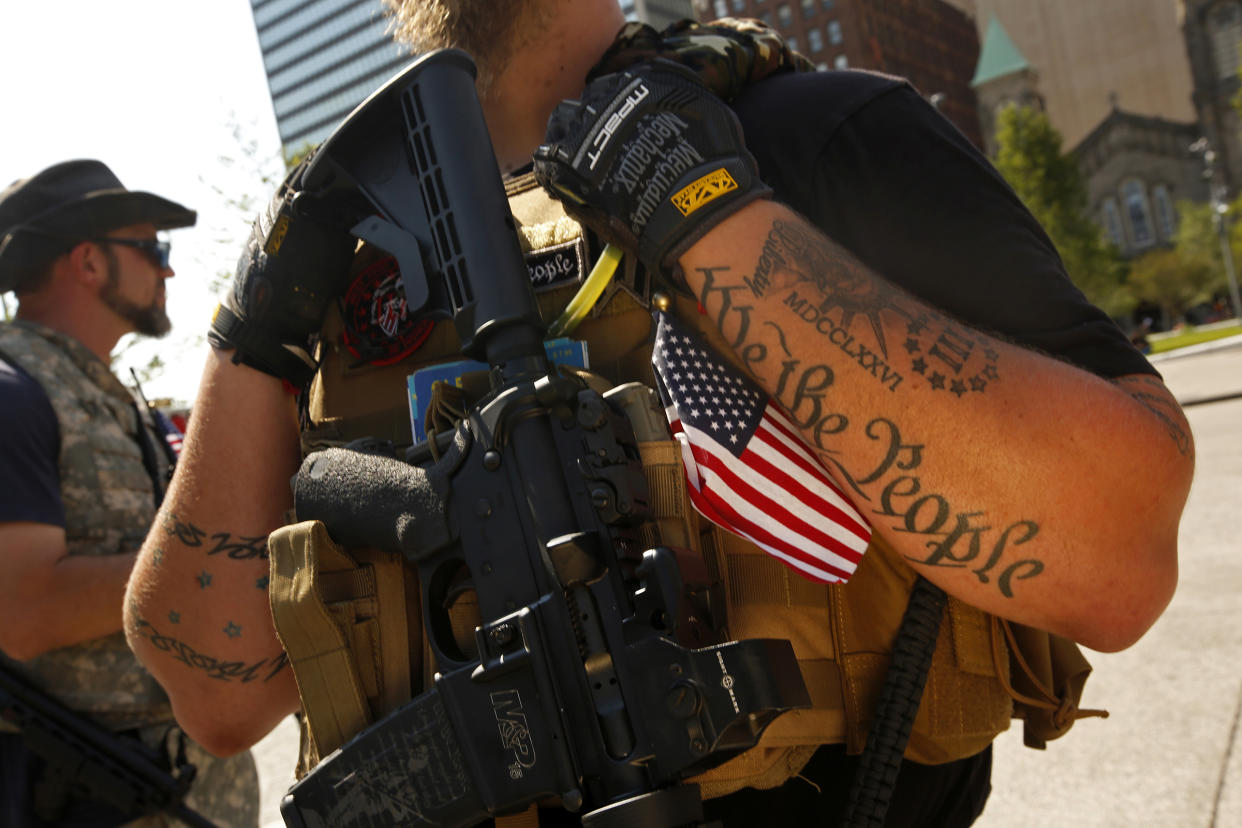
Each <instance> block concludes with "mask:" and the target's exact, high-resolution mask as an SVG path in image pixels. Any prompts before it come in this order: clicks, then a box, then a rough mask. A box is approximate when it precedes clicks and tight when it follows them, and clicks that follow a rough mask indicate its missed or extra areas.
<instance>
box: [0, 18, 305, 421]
mask: <svg viewBox="0 0 1242 828" xmlns="http://www.w3.org/2000/svg"><path fill="white" fill-rule="evenodd" d="M0 78H3V79H4V91H3V93H0V105H2V106H3V112H4V118H3V119H2V126H0V188H3V187H6V186H8V184H9V182H11V181H14V180H15V179H18V178H26V177H28V176H30V175H32V174H34V173H36V172H38V171H39V170H42V169H43V168H45V167H47V166H49V165H51V164H54V163H56V162H58V161H64V160H68V159H71V158H98V159H99V160H101V161H103V162H104V163H106V164H107V165H108V166H109V167H111V168H112V170H113V172H115V173H116V174H117V175H118V176H119V177H120V179H121V181H122V182H123V183H124V184H125V186H126V187H128V188H129V189H131V190H148V191H150V192H154V193H158V194H159V195H162V196H166V197H168V198H171V199H173V200H175V201H179V202H181V203H182V204H185V205H186V206H188V207H191V208H193V209H195V210H197V211H198V216H199V218H198V224H197V225H196V226H194V227H192V228H188V229H183V230H175V231H173V232H172V233H171V234H170V236H169V238H170V239H171V241H172V243H173V253H172V264H173V268H174V270H176V273H177V275H176V278H174V279H172V280H171V281H170V282H169V283H168V309H169V315H170V316H171V317H172V320H173V332H172V334H170V335H169V337H168V338H166V339H163V340H159V341H158V342H157V341H153V340H140V341H137V342H136V343H134V344H133V345H132V347H130V348H128V349H126V350H125V352H124V353H123V354H122V355H121V358H120V359H119V360H118V367H119V369H120V370H119V371H118V373H120V374H121V377H122V379H124V380H125V381H126V382H127V383H128V382H130V381H131V380H130V376H129V372H128V366H129V365H131V364H133V365H145V364H146V363H147V362H148V361H149V359H150V358H151V356H152V355H153V354H155V353H157V352H158V353H159V354H160V356H161V358H162V359H163V360H164V362H165V363H167V368H165V369H164V371H163V372H162V374H161V375H160V376H158V377H156V378H153V379H152V380H150V381H149V382H148V383H147V385H146V387H145V391H146V393H147V396H148V397H173V398H175V399H179V400H183V401H187V402H188V401H190V400H192V399H193V397H194V394H195V390H196V388H197V386H198V377H199V374H200V372H201V370H202V365H203V360H204V358H205V355H206V352H207V351H206V345H205V344H204V343H203V341H202V334H203V332H204V331H205V330H206V328H207V325H208V322H209V320H210V317H211V311H212V309H213V308H214V307H215V304H216V296H215V294H214V293H213V292H212V291H211V290H210V289H209V285H210V282H211V281H212V280H213V277H215V276H216V275H217V274H219V273H221V272H228V273H231V272H232V270H233V267H234V265H235V264H236V261H237V255H238V253H239V251H240V249H241V243H242V241H244V240H245V237H246V234H247V232H248V227H249V222H250V217H251V216H252V215H253V213H254V212H255V211H256V210H257V209H258V207H259V206H260V205H262V204H263V203H265V202H266V199H267V197H268V193H269V192H270V187H271V186H272V185H265V184H263V183H261V181H260V180H259V178H260V175H259V174H260V173H261V172H266V173H267V174H268V175H273V174H274V175H277V176H278V175H279V173H280V170H281V169H282V168H281V166H280V162H279V153H280V141H279V138H278V137H277V134H276V121H275V118H274V116H273V114H272V104H271V99H270V98H269V97H268V90H267V78H266V76H265V75H264V73H263V64H262V59H261V57H260V53H259V45H258V39H257V37H256V35H255V29H254V20H253V18H252V17H251V15H250V4H249V2H248V1H247V0H193V2H192V1H191V0H59V2H55V1H54V0H53V1H49V0H33V2H23V0H0ZM245 145H251V146H252V147H253V149H252V150H251V151H249V152H248V151H247V150H246V149H245ZM217 189H218V190H219V191H220V192H217V191H216V190H217ZM245 198H249V199H250V200H251V203H249V204H248V205H247V206H246V207H244V208H242V207H239V206H236V205H234V206H230V205H229V204H228V200H230V199H232V200H240V199H245ZM8 299H9V302H10V308H12V307H13V305H12V295H11V294H9V296H8ZM126 344H127V340H122V342H121V347H124V346H125V345H126Z"/></svg>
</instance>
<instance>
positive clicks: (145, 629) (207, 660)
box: [132, 615, 289, 684]
mask: <svg viewBox="0 0 1242 828" xmlns="http://www.w3.org/2000/svg"><path fill="white" fill-rule="evenodd" d="M179 621H180V616H179V615H178V616H177V621H174V622H173V623H178V622H179ZM132 629H133V631H134V632H135V633H137V634H138V635H140V636H142V637H143V638H145V639H146V640H147V641H150V642H151V645H152V646H154V647H155V648H156V649H157V650H162V651H163V652H166V653H168V654H169V655H171V656H172V657H173V658H175V659H176V660H177V661H180V662H181V663H182V664H184V665H186V666H187V667H190V668H192V669H194V670H203V671H205V672H206V673H207V677H208V678H212V679H218V680H220V681H239V682H241V683H242V684H246V683H248V682H251V681H254V680H255V679H262V680H263V681H265V682H266V681H271V680H272V678H273V677H274V676H276V674H277V673H279V672H280V671H281V670H283V669H284V668H285V666H286V665H287V664H288V663H289V657H288V655H286V654H285V653H284V651H281V653H280V654H279V655H276V656H273V657H272V658H263V659H259V660H258V661H256V662H254V663H252V664H246V663H245V662H243V661H225V660H222V659H218V658H215V657H214V656H209V655H206V654H204V653H200V652H198V651H197V650H195V649H194V648H193V647H191V646H190V645H189V644H186V643H185V642H184V641H180V640H178V639H176V638H173V637H171V636H168V635H164V634H163V633H161V632H160V631H159V630H158V629H156V628H155V626H154V625H153V624H151V622H149V621H147V620H146V619H144V618H138V617H136V616H135V617H134V621H133V625H132ZM224 632H225V635H227V636H228V637H230V638H234V637H236V636H238V635H240V634H241V628H240V627H238V626H237V625H235V624H233V622H231V621H230V622H229V625H228V626H227V627H225V630H224Z"/></svg>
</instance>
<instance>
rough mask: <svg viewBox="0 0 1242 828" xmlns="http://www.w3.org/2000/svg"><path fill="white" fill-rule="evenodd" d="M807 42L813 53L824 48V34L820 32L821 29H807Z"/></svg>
mask: <svg viewBox="0 0 1242 828" xmlns="http://www.w3.org/2000/svg"><path fill="white" fill-rule="evenodd" d="M806 42H807V46H809V47H810V49H811V54H815V53H816V52H819V51H821V50H823V48H824V36H823V35H822V34H820V33H819V29H807V30H806Z"/></svg>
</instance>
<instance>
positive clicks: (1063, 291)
mask: <svg viewBox="0 0 1242 828" xmlns="http://www.w3.org/2000/svg"><path fill="white" fill-rule="evenodd" d="M733 108H734V110H735V111H736V112H737V114H738V117H739V118H740V119H741V121H742V125H743V128H744V130H745V133H746V144H747V147H748V148H749V149H750V151H751V152H752V153H753V154H754V155H755V158H756V159H757V160H758V162H759V172H760V176H761V177H762V178H763V180H764V181H766V182H767V183H768V184H770V185H772V187H773V189H774V190H775V192H776V198H777V199H778V200H780V201H782V202H784V203H786V204H788V205H789V206H791V207H793V208H794V209H796V210H797V211H798V212H799V213H801V214H802V215H804V216H806V217H807V218H808V219H810V220H811V221H812V222H813V223H814V224H816V225H817V226H818V227H819V228H820V229H821V230H822V231H823V232H824V233H825V234H827V235H828V236H829V237H831V238H832V239H834V240H835V241H836V242H838V243H839V244H841V245H842V246H843V247H845V248H846V249H848V250H850V251H851V252H852V253H853V254H854V255H856V256H857V257H858V258H859V259H861V260H862V261H863V262H864V263H866V264H867V265H869V266H870V267H871V268H872V269H873V270H875V271H876V272H877V273H879V274H881V275H882V276H884V277H886V278H887V279H889V280H890V281H892V282H894V283H896V284H898V285H900V286H901V287H903V288H905V289H906V290H908V291H909V292H911V293H913V294H914V295H916V296H918V297H920V298H921V299H923V300H925V301H926V302H927V303H928V304H930V305H932V306H934V307H936V308H938V309H940V310H943V311H948V312H949V313H950V314H952V315H954V316H956V317H957V318H958V319H960V320H962V321H963V322H967V323H969V324H971V325H973V326H975V327H977V328H980V329H982V330H987V331H991V332H994V333H996V334H998V335H999V336H1000V337H1001V338H1003V339H1006V340H1008V341H1011V342H1015V343H1017V344H1020V345H1024V346H1027V347H1030V348H1034V349H1038V350H1041V351H1044V352H1046V353H1049V354H1053V355H1055V356H1057V357H1058V358H1061V359H1064V360H1067V361H1069V362H1071V363H1073V364H1075V365H1078V366H1079V367H1082V368H1084V369H1086V370H1089V371H1091V372H1093V373H1095V374H1098V375H1101V376H1105V377H1116V376H1121V375H1123V374H1131V373H1150V374H1154V373H1156V372H1155V370H1154V369H1153V368H1152V367H1151V365H1150V364H1148V362H1147V360H1145V359H1144V358H1143V357H1142V355H1141V354H1139V352H1138V351H1137V350H1135V348H1134V347H1133V346H1132V345H1131V344H1130V342H1129V340H1128V339H1127V337H1126V336H1125V335H1124V334H1122V332H1121V331H1120V329H1118V327H1117V326H1116V324H1114V323H1113V321H1112V320H1111V319H1109V318H1108V316H1107V315H1105V314H1104V313H1103V312H1102V311H1100V310H1099V309H1097V308H1096V307H1094V306H1093V305H1091V304H1090V303H1089V302H1087V300H1086V298H1085V297H1084V296H1083V295H1082V292H1081V291H1079V290H1078V288H1077V287H1075V286H1074V284H1073V283H1072V282H1071V281H1070V280H1069V278H1068V277H1067V276H1066V274H1065V269H1064V266H1063V265H1062V263H1061V259H1060V257H1059V256H1058V255H1057V252H1056V248H1055V247H1054V246H1053V244H1052V242H1051V241H1050V240H1049V238H1048V235H1047V234H1046V233H1045V232H1044V230H1043V229H1042V228H1041V227H1040V225H1039V223H1038V222H1037V221H1036V220H1035V218H1034V217H1033V216H1032V215H1031V214H1030V211H1028V210H1027V209H1026V207H1025V206H1024V205H1023V204H1022V202H1021V200H1020V199H1019V198H1018V197H1017V195H1016V194H1015V193H1014V192H1013V190H1012V189H1011V188H1010V187H1009V185H1008V184H1006V183H1005V181H1004V179H1003V178H1001V176H1000V174H999V173H998V172H997V171H996V169H995V168H994V167H993V166H992V164H991V163H990V162H989V161H988V160H987V159H986V158H985V157H984V156H983V155H982V154H981V153H980V152H979V151H978V150H977V149H975V147H974V146H973V145H972V144H971V143H970V142H969V141H968V140H966V138H965V137H964V136H963V135H962V134H961V133H960V132H958V130H957V128H956V127H954V126H953V124H951V123H950V122H949V121H948V120H947V119H945V118H944V117H943V116H942V115H940V113H938V112H937V111H936V110H935V109H933V108H932V106H931V105H930V104H928V103H927V102H926V101H924V100H923V99H922V98H921V97H920V96H919V95H918V93H917V92H915V90H914V89H913V88H912V87H911V86H910V85H909V84H908V83H906V82H905V81H903V80H901V79H898V78H892V77H889V76H886V75H880V74H876V73H873V72H859V71H842V72H813V73H800V74H786V75H780V76H777V77H775V78H772V79H769V80H767V81H765V82H763V83H759V84H756V85H754V86H751V87H748V88H747V89H746V90H745V91H744V92H743V93H742V94H741V95H740V96H739V97H738V98H737V100H736V101H735V102H734V105H733Z"/></svg>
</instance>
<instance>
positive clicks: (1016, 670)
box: [992, 618, 1108, 750]
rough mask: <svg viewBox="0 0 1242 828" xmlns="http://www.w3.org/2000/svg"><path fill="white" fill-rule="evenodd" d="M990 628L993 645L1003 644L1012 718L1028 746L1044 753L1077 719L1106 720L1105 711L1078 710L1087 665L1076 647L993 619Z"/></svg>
mask: <svg viewBox="0 0 1242 828" xmlns="http://www.w3.org/2000/svg"><path fill="white" fill-rule="evenodd" d="M992 624H993V629H994V638H995V639H996V641H997V642H998V643H999V642H1000V641H1001V640H1002V639H1003V641H1004V642H1005V644H1007V645H1008V650H1009V659H1010V662H1011V664H1012V669H1011V674H1012V682H1011V684H1009V685H1008V686H1007V688H1006V689H1007V690H1009V692H1010V694H1011V695H1012V696H1013V699H1014V718H1016V719H1022V723H1023V727H1022V730H1023V733H1022V737H1023V741H1024V742H1025V744H1026V746H1027V747H1030V748H1035V749H1037V750H1043V749H1044V748H1046V747H1047V746H1048V742H1049V741H1051V740H1053V739H1059V738H1060V737H1062V736H1064V735H1065V734H1066V733H1067V732H1069V729H1070V728H1071V727H1073V726H1074V722H1076V721H1078V720H1079V719H1083V718H1087V717H1100V718H1107V717H1108V711H1107V710H1089V709H1082V708H1079V706H1078V704H1079V701H1080V700H1081V699H1082V691H1083V688H1084V686H1085V685H1086V683H1087V678H1088V677H1089V676H1090V675H1091V664H1090V663H1089V662H1088V661H1087V659H1086V657H1085V656H1083V654H1082V650H1080V649H1079V647H1078V645H1077V644H1075V643H1074V642H1072V641H1070V640H1069V639H1066V638H1062V637H1061V636H1059V635H1053V634H1052V633H1049V632H1045V631H1043V630H1039V629H1035V628H1034V627H1027V626H1025V625H1023V624H1018V623H1016V622H1013V621H1005V620H1002V619H999V618H993V619H992ZM1001 646H1004V645H1003V644H1002V645H1001Z"/></svg>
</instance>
